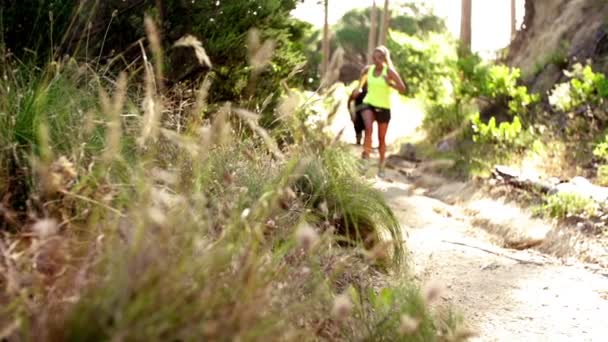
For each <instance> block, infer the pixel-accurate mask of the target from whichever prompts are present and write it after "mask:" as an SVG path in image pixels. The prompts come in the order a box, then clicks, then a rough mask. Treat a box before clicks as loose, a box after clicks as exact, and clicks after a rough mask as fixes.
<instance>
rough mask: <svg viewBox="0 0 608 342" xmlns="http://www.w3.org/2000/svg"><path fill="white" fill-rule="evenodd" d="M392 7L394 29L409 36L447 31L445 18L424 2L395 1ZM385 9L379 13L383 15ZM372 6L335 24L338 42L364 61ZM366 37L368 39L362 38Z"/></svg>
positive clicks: (358, 10)
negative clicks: (433, 11) (403, 2)
mask: <svg viewBox="0 0 608 342" xmlns="http://www.w3.org/2000/svg"><path fill="white" fill-rule="evenodd" d="M392 6H393V8H392V10H391V13H392V16H391V19H390V20H391V29H392V30H393V31H395V32H400V33H403V34H406V35H409V36H425V35H427V34H429V33H432V32H445V31H446V26H445V23H444V22H443V20H442V19H441V18H439V17H437V16H436V15H434V14H433V13H432V12H431V11H430V10H429V9H428V8H425V6H424V4H423V3H416V2H412V3H408V4H403V5H399V4H393V5H392ZM382 11H383V10H382V9H379V10H378V15H379V16H381V15H382ZM370 17H371V8H366V9H363V10H361V9H354V10H351V11H349V12H347V13H346V14H344V16H343V17H342V18H341V19H340V21H339V22H338V24H336V28H335V32H336V40H337V43H338V44H339V45H340V46H342V47H343V48H345V49H346V50H347V51H348V52H349V53H351V54H354V55H355V56H357V58H360V59H362V60H365V56H366V55H367V48H368V46H367V37H368V36H369V30H370V25H371V22H370ZM361 37H365V39H361Z"/></svg>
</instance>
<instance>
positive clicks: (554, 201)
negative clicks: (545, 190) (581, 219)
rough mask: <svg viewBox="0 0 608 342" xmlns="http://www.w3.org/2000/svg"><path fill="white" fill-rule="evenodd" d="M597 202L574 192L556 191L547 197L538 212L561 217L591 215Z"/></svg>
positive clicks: (594, 211) (595, 208)
mask: <svg viewBox="0 0 608 342" xmlns="http://www.w3.org/2000/svg"><path fill="white" fill-rule="evenodd" d="M596 210H597V204H596V203H595V202H594V201H593V200H592V199H591V198H588V197H583V196H581V195H578V194H574V193H557V194H554V195H551V196H549V197H547V199H546V203H545V204H544V205H542V206H541V207H540V208H539V209H538V212H539V213H540V214H543V215H545V216H548V217H553V218H558V219H563V218H566V217H569V216H592V215H594V214H595V213H596Z"/></svg>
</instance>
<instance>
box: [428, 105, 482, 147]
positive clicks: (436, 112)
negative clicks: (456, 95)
mask: <svg viewBox="0 0 608 342" xmlns="http://www.w3.org/2000/svg"><path fill="white" fill-rule="evenodd" d="M425 112H426V115H425V117H424V120H423V122H422V127H423V128H424V129H425V131H426V133H427V135H428V137H429V139H430V140H431V141H433V142H436V141H437V140H439V139H441V138H442V137H444V136H445V135H447V134H450V133H452V132H454V131H456V130H458V129H460V128H462V127H463V126H464V124H465V123H466V122H468V121H469V119H470V117H471V115H473V114H474V112H473V111H472V110H471V109H470V108H468V107H467V106H465V105H462V104H458V103H449V102H448V103H440V102H434V101H427V103H426V108H425Z"/></svg>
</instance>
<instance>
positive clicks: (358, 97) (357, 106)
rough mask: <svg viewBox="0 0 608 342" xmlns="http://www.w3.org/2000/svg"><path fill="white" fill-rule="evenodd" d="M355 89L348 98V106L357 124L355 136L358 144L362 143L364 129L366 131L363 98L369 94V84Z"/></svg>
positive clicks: (351, 116)
mask: <svg viewBox="0 0 608 342" xmlns="http://www.w3.org/2000/svg"><path fill="white" fill-rule="evenodd" d="M358 90H359V89H355V90H354V91H353V93H352V94H351V96H350V98H349V99H348V107H349V110H350V118H351V120H352V121H353V125H354V126H355V136H356V137H357V145H361V138H362V137H363V131H365V122H364V121H363V109H365V106H364V105H363V99H364V98H365V95H367V84H364V85H363V88H361V90H360V91H358Z"/></svg>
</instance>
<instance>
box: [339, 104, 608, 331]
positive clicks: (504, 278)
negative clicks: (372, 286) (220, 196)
mask: <svg viewBox="0 0 608 342" xmlns="http://www.w3.org/2000/svg"><path fill="white" fill-rule="evenodd" d="M397 104H398V106H397V109H398V110H395V115H394V120H392V121H391V127H392V128H391V129H389V135H388V136H387V138H388V139H387V142H388V143H389V144H393V145H394V143H395V142H397V141H399V140H401V139H404V138H406V137H408V136H412V135H413V134H414V132H416V130H417V128H418V127H420V125H421V122H422V118H423V117H424V113H423V110H422V108H421V107H420V105H419V104H417V103H416V102H415V101H409V102H407V101H406V102H399V103H397ZM338 114H339V115H337V118H336V119H335V120H334V122H333V124H332V127H331V131H333V132H334V134H337V133H338V132H340V131H341V130H342V129H343V128H344V131H343V132H342V133H343V135H342V140H343V141H344V142H346V143H352V142H353V141H354V133H353V132H352V124H351V123H350V119H349V117H348V113H347V112H345V111H344V112H343V113H338ZM375 144H376V142H375V140H374V145H375ZM393 148H396V147H395V146H393ZM354 153H356V154H357V155H358V154H359V153H360V151H359V148H357V147H354ZM431 163H433V162H431ZM406 166H407V164H406ZM433 174H434V173H433V167H430V168H428V169H427V168H425V167H424V166H423V167H420V166H418V167H415V166H413V165H411V167H409V168H408V167H405V168H404V167H403V165H400V166H399V167H397V168H395V169H392V170H387V175H386V178H385V179H383V180H381V179H378V178H375V179H376V182H375V185H376V187H377V188H379V189H381V190H382V191H383V192H384V193H385V196H386V199H387V200H388V202H389V204H390V205H391V206H392V208H393V210H394V211H395V213H396V214H397V215H398V217H399V220H400V222H401V225H402V227H403V228H404V229H405V230H407V233H408V235H409V236H408V238H407V244H408V248H409V251H410V252H411V260H412V265H411V267H413V271H414V273H415V275H416V277H417V278H418V279H419V280H420V281H421V282H423V283H426V282H433V283H435V282H436V283H439V284H442V286H444V287H445V288H446V290H445V292H444V295H443V297H442V298H443V300H444V301H445V303H446V304H452V305H454V306H455V308H456V309H457V310H459V311H461V312H462V313H463V314H464V316H465V319H466V321H467V322H468V323H469V324H470V325H471V327H472V328H473V329H474V330H475V331H476V332H477V333H478V337H477V338H475V339H473V341H484V342H485V341H508V342H511V341H534V342H536V341H551V342H555V341H577V342H578V341H608V323H606V322H608V262H602V261H599V262H598V261H597V260H608V249H607V248H606V246H605V245H599V246H598V245H594V244H593V243H591V244H588V243H584V244H581V243H580V242H578V241H576V234H573V233H571V232H563V231H560V230H559V229H556V227H553V226H551V225H550V224H549V223H547V222H544V221H542V220H539V219H534V218H532V217H531V215H530V214H529V213H528V212H526V210H523V209H521V208H519V207H518V206H517V205H513V204H509V203H506V202H504V201H501V200H496V199H492V198H489V197H488V196H484V194H483V193H482V194H481V195H480V191H478V190H479V189H477V187H476V186H475V185H473V184H467V183H457V182H453V181H449V180H447V179H444V178H441V177H438V176H434V175H433ZM368 176H370V177H375V168H371V169H370V170H369V172H368ZM522 242H523V243H524V244H525V243H528V242H532V244H533V245H534V246H535V249H526V250H521V251H519V250H514V249H509V248H505V246H512V245H521V243H522ZM537 242H540V243H537ZM581 246H582V247H581ZM581 248H582V249H583V250H581ZM587 249H589V250H593V253H589V255H590V257H589V260H590V261H593V262H595V263H594V264H584V263H581V262H580V261H576V260H572V258H571V259H565V258H560V259H558V258H556V257H553V256H550V255H554V256H563V255H566V254H568V252H569V251H573V250H576V253H575V254H577V256H578V257H579V258H580V257H581V256H585V253H586V250H587ZM598 255H599V256H600V258H599V259H598V258H596V257H595V256H598ZM585 259H586V258H585ZM518 260H519V261H518ZM598 264H599V265H598Z"/></svg>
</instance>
